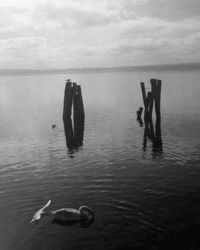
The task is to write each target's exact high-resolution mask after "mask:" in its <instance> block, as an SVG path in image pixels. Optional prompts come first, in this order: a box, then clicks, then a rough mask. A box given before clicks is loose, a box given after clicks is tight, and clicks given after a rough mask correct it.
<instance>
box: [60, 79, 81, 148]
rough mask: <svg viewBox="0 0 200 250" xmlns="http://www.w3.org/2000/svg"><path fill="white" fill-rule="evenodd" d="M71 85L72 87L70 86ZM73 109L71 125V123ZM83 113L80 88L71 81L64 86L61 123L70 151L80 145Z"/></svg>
mask: <svg viewBox="0 0 200 250" xmlns="http://www.w3.org/2000/svg"><path fill="white" fill-rule="evenodd" d="M72 84H73V86H72ZM72 107H73V123H72V118H71V114H72ZM84 121H85V113H84V106H83V99H82V94H81V87H80V86H79V85H77V84H76V83H75V82H74V83H72V82H71V80H67V82H66V85H65V94H64V105H63V122H64V128H65V136H66V144H67V146H68V148H69V150H70V151H72V150H74V149H77V148H78V147H79V146H81V145H82V142H83V133H84Z"/></svg>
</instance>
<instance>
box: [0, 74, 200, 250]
mask: <svg viewBox="0 0 200 250" xmlns="http://www.w3.org/2000/svg"><path fill="white" fill-rule="evenodd" d="M67 78H71V79H72V80H73V81H77V82H78V83H79V84H81V86H82V94H83V100H84V106H85V115H86V119H85V126H84V139H83V145H82V146H80V147H79V148H77V149H75V150H68V148H67V146H66V138H65V133H64V126H63V121H62V111H63V96H64V85H65V79H67ZM150 78H160V79H161V80H162V96H161V110H162V117H161V123H160V124H159V127H158V130H157V137H156V139H152V135H151V134H148V133H146V130H145V126H144V124H143V126H141V125H140V124H139V123H138V121H137V120H136V110H137V109H138V108H139V106H141V105H142V96H141V90H140V84H139V83H140V82H141V81H144V82H145V84H146V85H147V87H148V88H149V87H150V84H149V79H150ZM199 79H200V73H199V72H198V71H185V72H184V71H172V72H170V71H168V72H166V71H165V72H162V71H159V72H107V73H94V72H93V73H85V74H81V73H80V74H78V73H76V74H71V75H62V74H60V75H56V74H55V75H32V76H31V75H30V76H6V77H1V78H0V117H1V122H0V201H1V202H0V221H1V223H0V235H1V237H0V248H1V249H4V250H7V249H8V250H10V249H12V250H18V249H19V250H21V249H30V250H31V249H33V250H35V249H48V250H49V249H173V247H175V249H199V248H200V242H199V233H200V212H199V211H200V196H199V193H200V182H199V178H200V168H199V166H200V157H199V152H200V137H199V135H200V126H199V124H200V98H199V95H200V84H199V82H198V81H199ZM52 123H56V128H55V129H52V127H51V124H52ZM152 125H153V127H154V133H155V136H156V119H155V117H153V124H152ZM49 199H51V200H52V204H51V209H58V208H61V207H74V208H78V207H79V206H80V205H82V204H86V205H88V206H90V207H92V208H93V209H94V211H95V222H94V223H93V224H92V225H90V226H88V227H87V228H85V227H83V226H81V225H80V224H75V225H65V226H64V225H58V224H52V222H51V221H50V220H49V219H48V217H45V218H44V219H42V220H41V222H40V223H39V224H37V225H34V224H29V221H30V219H31V217H32V215H33V213H34V212H35V211H36V210H37V209H39V208H40V207H41V206H42V205H43V204H45V203H46V202H47V201H48V200H49Z"/></svg>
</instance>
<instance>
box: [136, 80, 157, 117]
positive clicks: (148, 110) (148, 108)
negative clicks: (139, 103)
mask: <svg viewBox="0 0 200 250" xmlns="http://www.w3.org/2000/svg"><path fill="white" fill-rule="evenodd" d="M150 82H151V92H148V93H147V96H146V90H145V84H144V83H143V82H141V90H142V97H143V103H144V109H145V111H144V117H145V119H148V118H151V117H152V113H153V104H154V102H155V112H156V117H157V118H158V119H160V116H161V115H160V96H161V80H156V79H151V80H150Z"/></svg>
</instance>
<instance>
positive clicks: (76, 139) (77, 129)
mask: <svg viewBox="0 0 200 250" xmlns="http://www.w3.org/2000/svg"><path fill="white" fill-rule="evenodd" d="M73 122H74V126H72V119H71V117H68V118H65V119H63V123H64V129H65V137H66V145H67V147H68V150H69V153H70V154H73V153H74V151H76V150H78V148H79V147H81V146H82V145H83V136H84V120H83V119H82V120H81V119H80V120H76V121H73Z"/></svg>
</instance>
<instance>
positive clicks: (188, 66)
mask: <svg viewBox="0 0 200 250" xmlns="http://www.w3.org/2000/svg"><path fill="white" fill-rule="evenodd" d="M179 70H183V71H185V70H200V63H183V64H166V65H141V66H123V67H97V68H67V69H0V75H1V76H5V75H41V74H42V75H43V74H72V73H92V72H94V73H95V72H96V73H98V72H99V73H103V72H105V73H106V72H131V71H179Z"/></svg>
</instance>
